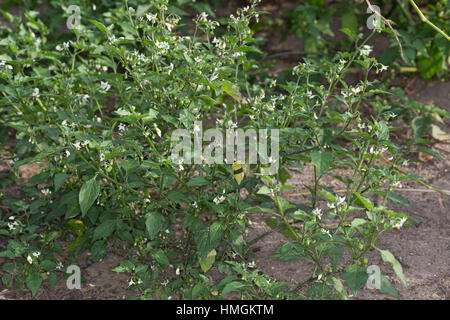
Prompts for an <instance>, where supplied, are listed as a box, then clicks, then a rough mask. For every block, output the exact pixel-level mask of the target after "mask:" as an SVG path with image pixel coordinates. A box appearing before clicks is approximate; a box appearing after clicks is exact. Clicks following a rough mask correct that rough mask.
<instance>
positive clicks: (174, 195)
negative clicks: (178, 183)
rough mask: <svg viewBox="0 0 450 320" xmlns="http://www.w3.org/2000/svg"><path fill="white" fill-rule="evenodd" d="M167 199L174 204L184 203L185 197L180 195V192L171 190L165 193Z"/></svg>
mask: <svg viewBox="0 0 450 320" xmlns="http://www.w3.org/2000/svg"><path fill="white" fill-rule="evenodd" d="M167 198H168V199H169V200H170V201H173V202H176V203H180V202H185V201H186V197H185V195H184V194H182V193H181V192H178V191H175V190H172V191H170V192H169V193H167Z"/></svg>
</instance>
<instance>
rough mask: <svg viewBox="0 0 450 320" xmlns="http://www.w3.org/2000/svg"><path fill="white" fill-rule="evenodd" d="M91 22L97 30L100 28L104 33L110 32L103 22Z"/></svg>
mask: <svg viewBox="0 0 450 320" xmlns="http://www.w3.org/2000/svg"><path fill="white" fill-rule="evenodd" d="M89 22H91V23H92V24H94V25H95V26H96V27H97V28H99V29H100V30H101V31H103V32H108V29H107V28H106V27H105V25H104V24H103V23H101V22H98V21H95V20H91V19H89Z"/></svg>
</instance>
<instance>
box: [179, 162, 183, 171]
mask: <svg viewBox="0 0 450 320" xmlns="http://www.w3.org/2000/svg"><path fill="white" fill-rule="evenodd" d="M183 163H184V160H183V159H180V160H178V170H181V171H183V170H184V166H183Z"/></svg>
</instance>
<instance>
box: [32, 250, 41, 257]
mask: <svg viewBox="0 0 450 320" xmlns="http://www.w3.org/2000/svg"><path fill="white" fill-rule="evenodd" d="M40 255H41V253H40V252H39V251H36V252H33V256H34V257H35V258H36V259H37V258H39V256H40Z"/></svg>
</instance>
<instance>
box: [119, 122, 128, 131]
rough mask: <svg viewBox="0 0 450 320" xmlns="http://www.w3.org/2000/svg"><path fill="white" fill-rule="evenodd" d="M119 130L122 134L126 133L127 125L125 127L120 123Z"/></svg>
mask: <svg viewBox="0 0 450 320" xmlns="http://www.w3.org/2000/svg"><path fill="white" fill-rule="evenodd" d="M117 128H118V129H119V131H120V132H123V131H125V129H126V128H127V126H126V125H124V124H123V123H119V126H118V127H117Z"/></svg>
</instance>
